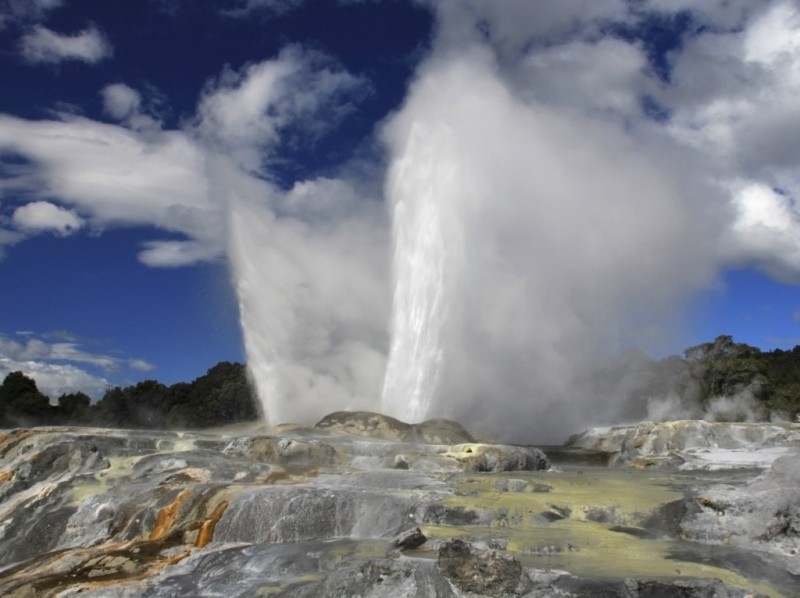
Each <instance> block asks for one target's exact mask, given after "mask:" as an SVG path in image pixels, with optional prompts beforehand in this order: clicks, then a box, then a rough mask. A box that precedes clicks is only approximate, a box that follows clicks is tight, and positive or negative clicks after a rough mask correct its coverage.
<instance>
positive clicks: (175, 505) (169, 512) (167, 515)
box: [150, 488, 192, 540]
mask: <svg viewBox="0 0 800 598" xmlns="http://www.w3.org/2000/svg"><path fill="white" fill-rule="evenodd" d="M191 493H192V491H191V490H190V489H189V488H187V489H185V490H183V491H182V492H181V493H180V494H178V496H176V497H175V500H174V501H172V503H171V504H169V505H167V506H166V507H164V508H163V509H161V510H160V511H159V512H158V517H156V524H155V525H154V526H153V531H152V532H150V539H151V540H160V539H162V538H164V537H166V536H167V534H169V532H170V531H171V530H172V526H173V525H175V520H176V519H177V518H178V509H179V508H180V506H181V505H182V504H183V502H184V501H185V500H186V499H187V498H189V495H190V494H191Z"/></svg>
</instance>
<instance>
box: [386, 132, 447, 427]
mask: <svg viewBox="0 0 800 598" xmlns="http://www.w3.org/2000/svg"><path fill="white" fill-rule="evenodd" d="M429 142H430V140H429V139H427V138H426V135H425V134H424V133H423V132H422V130H421V129H420V127H418V126H416V127H414V128H413V129H412V132H411V135H410V139H409V143H408V148H407V151H406V154H405V155H404V157H403V158H401V159H400V160H399V161H398V162H397V163H396V164H395V165H394V167H393V168H392V169H391V172H390V175H389V182H388V185H387V194H388V196H389V199H390V201H392V203H393V211H392V213H393V219H392V232H393V237H394V244H395V248H394V264H393V273H394V298H393V300H394V303H393V311H392V322H391V343H392V344H391V350H390V353H389V360H388V363H387V366H386V376H385V378H384V383H383V403H382V410H383V412H384V413H387V414H390V415H393V416H395V417H399V418H403V419H405V420H406V421H410V422H419V421H422V420H423V419H425V417H426V415H427V414H428V411H429V409H430V406H431V402H432V400H433V397H434V396H435V394H436V390H437V388H438V382H439V377H440V373H441V368H442V364H443V359H444V355H443V347H442V338H441V336H442V327H443V323H444V319H445V317H446V310H447V307H448V306H447V298H446V289H445V279H446V274H447V273H446V267H447V256H446V249H447V248H446V246H445V239H444V226H445V223H444V222H443V217H444V216H443V214H442V206H441V205H440V203H441V202H440V199H439V198H440V194H439V193H438V191H439V187H438V186H437V185H436V184H435V179H436V178H437V175H440V173H437V170H440V169H441V166H437V165H438V164H439V161H438V160H437V156H435V155H433V151H432V148H433V147H435V146H434V145H433V144H431V143H429Z"/></svg>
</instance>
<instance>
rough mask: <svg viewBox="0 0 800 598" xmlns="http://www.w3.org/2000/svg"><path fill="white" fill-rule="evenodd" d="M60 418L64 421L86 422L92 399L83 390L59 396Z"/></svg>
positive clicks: (72, 422)
mask: <svg viewBox="0 0 800 598" xmlns="http://www.w3.org/2000/svg"><path fill="white" fill-rule="evenodd" d="M57 402H58V411H59V419H60V420H61V421H62V422H64V423H70V424H78V423H85V422H86V420H87V417H88V413H89V408H90V407H91V405H92V400H91V399H90V398H89V396H88V395H87V394H85V393H82V392H72V393H69V394H63V395H61V396H60V397H58V401H57Z"/></svg>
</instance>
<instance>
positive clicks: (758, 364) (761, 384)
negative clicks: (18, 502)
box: [0, 335, 800, 429]
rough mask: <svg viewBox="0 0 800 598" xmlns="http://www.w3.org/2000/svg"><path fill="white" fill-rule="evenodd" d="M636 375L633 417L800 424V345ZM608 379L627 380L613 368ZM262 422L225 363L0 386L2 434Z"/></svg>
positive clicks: (730, 348)
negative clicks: (96, 383)
mask: <svg viewBox="0 0 800 598" xmlns="http://www.w3.org/2000/svg"><path fill="white" fill-rule="evenodd" d="M635 369H636V383H635V384H633V385H632V386H630V387H628V389H627V391H626V392H625V393H624V394H625V397H624V398H626V399H627V402H628V403H627V404H628V406H629V410H628V411H629V413H630V414H631V415H632V416H640V417H644V416H645V415H646V414H647V409H646V406H647V405H648V403H649V402H650V401H653V400H655V401H660V400H663V399H665V398H671V399H673V400H674V401H676V402H677V403H678V407H679V409H678V411H677V413H679V414H680V416H681V417H692V418H703V417H708V416H709V414H710V415H711V416H712V417H713V419H716V420H718V421H719V420H728V421H737V420H738V421H742V420H748V419H749V420H753V419H755V420H769V419H771V418H775V417H777V418H780V419H786V420H790V421H797V420H798V416H800V345H798V346H795V347H794V348H793V349H791V350H781V349H775V350H773V351H761V350H760V349H758V348H757V347H752V346H750V345H747V344H745V343H737V342H735V341H734V339H733V337H731V336H725V335H723V336H718V337H717V338H716V339H714V340H713V341H710V342H707V343H701V344H699V345H696V346H694V347H689V348H688V349H686V350H685V351H684V353H683V356H682V357H680V356H677V355H673V356H670V357H667V358H666V359H662V360H660V361H653V360H650V359H648V358H646V357H643V358H642V359H641V360H640V361H639V362H638V363H637V364H636V366H635ZM604 375H605V376H607V377H609V376H610V377H612V378H620V377H622V376H623V375H624V374H622V373H620V372H619V371H617V370H615V368H611V370H610V371H606V372H605V373H604ZM720 405H722V407H720ZM258 416H259V414H258V408H257V400H256V397H255V393H254V390H253V388H252V386H251V385H250V383H249V381H248V379H247V374H246V371H245V367H244V366H243V365H242V364H239V363H229V362H222V363H219V364H217V365H215V366H214V367H212V368H211V369H210V370H208V372H207V373H206V374H205V375H204V376H201V377H200V378H197V379H196V380H194V381H193V382H190V383H184V382H179V383H178V384H173V385H172V386H165V385H163V384H161V383H160V382H157V381H156V380H145V381H143V382H139V383H138V384H135V385H133V386H128V387H125V388H120V387H114V388H110V389H109V390H108V391H106V393H105V395H104V396H103V398H102V399H100V400H99V401H97V402H96V403H92V401H91V399H90V398H89V397H88V396H87V395H85V394H84V393H81V392H78V393H69V394H64V395H61V396H60V397H58V399H57V401H56V404H55V405H53V404H51V402H50V400H49V399H48V397H46V396H45V395H43V394H42V393H41V392H39V390H38V389H37V387H36V382H34V381H33V380H32V379H31V378H29V377H28V376H26V375H25V374H23V373H22V372H11V373H10V374H8V375H7V376H6V378H5V380H4V381H3V383H2V385H0V427H15V426H19V427H22V426H35V425H84V426H99V427H124V428H150V429H170V428H187V429H201V428H207V427H213V426H220V425H224V424H229V423H235V422H242V421H252V420H256V419H258Z"/></svg>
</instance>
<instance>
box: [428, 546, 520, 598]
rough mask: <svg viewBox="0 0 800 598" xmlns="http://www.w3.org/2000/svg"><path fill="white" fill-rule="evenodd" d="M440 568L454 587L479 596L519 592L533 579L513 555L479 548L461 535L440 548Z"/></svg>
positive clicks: (515, 593)
mask: <svg viewBox="0 0 800 598" xmlns="http://www.w3.org/2000/svg"><path fill="white" fill-rule="evenodd" d="M437 566H438V568H439V572H440V573H441V574H442V575H443V576H444V577H446V578H448V579H449V580H450V581H451V582H452V583H453V584H454V585H455V586H456V587H458V588H459V589H460V590H462V591H465V592H472V593H474V594H478V595H480V596H507V595H509V594H512V595H520V594H525V593H526V592H529V591H530V590H531V589H532V588H533V582H532V581H531V578H530V577H528V574H527V573H526V572H525V570H524V569H523V568H522V565H520V563H519V561H518V560H517V559H515V558H514V557H512V556H510V555H507V554H503V553H501V552H499V551H496V550H486V549H478V548H475V547H473V546H470V545H469V544H467V543H466V542H464V541H463V540H460V539H455V540H450V541H449V542H447V543H446V544H444V545H443V546H442V547H441V548H440V549H439V558H438V560H437Z"/></svg>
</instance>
